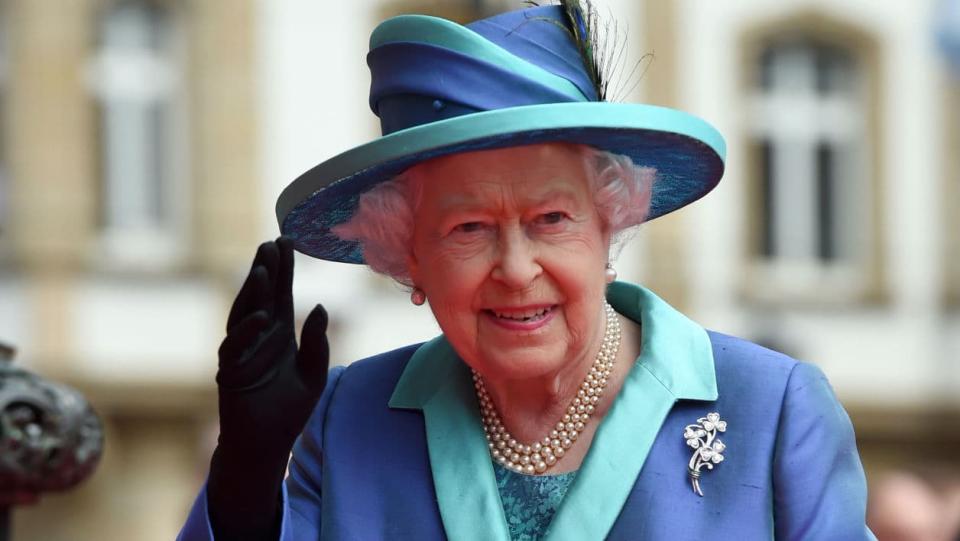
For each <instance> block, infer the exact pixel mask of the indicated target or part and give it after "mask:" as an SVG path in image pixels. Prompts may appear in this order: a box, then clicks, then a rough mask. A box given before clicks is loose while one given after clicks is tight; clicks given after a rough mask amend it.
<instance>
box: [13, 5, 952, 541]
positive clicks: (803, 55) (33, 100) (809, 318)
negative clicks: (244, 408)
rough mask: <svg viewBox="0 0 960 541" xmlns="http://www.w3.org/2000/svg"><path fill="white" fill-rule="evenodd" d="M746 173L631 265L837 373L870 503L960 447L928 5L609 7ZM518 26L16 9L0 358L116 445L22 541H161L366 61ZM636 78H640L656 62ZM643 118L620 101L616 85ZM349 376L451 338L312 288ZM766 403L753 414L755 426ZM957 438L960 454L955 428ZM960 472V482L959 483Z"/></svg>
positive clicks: (947, 163)
mask: <svg viewBox="0 0 960 541" xmlns="http://www.w3.org/2000/svg"><path fill="white" fill-rule="evenodd" d="M597 3H598V5H599V6H601V9H602V10H607V9H609V11H610V13H611V14H613V15H615V16H616V17H617V18H618V19H620V20H621V21H622V25H623V26H624V27H625V28H626V29H627V32H628V34H627V47H628V51H629V55H631V56H632V58H631V59H630V60H629V62H628V64H627V66H631V65H632V62H636V61H639V60H640V57H641V56H642V55H643V54H644V53H648V52H649V53H653V54H654V60H653V61H652V63H649V64H647V63H644V64H642V70H641V71H642V72H643V77H642V79H640V81H639V85H638V86H637V87H636V89H635V90H634V91H633V92H632V93H631V94H630V96H629V98H628V99H629V100H631V101H645V102H649V103H654V104H658V105H666V106H671V107H678V108H680V109H684V110H687V111H690V112H692V113H695V114H698V115H701V116H703V117H705V118H706V119H708V120H709V121H710V122H711V123H713V124H714V125H716V126H717V127H718V128H719V129H720V131H721V132H722V133H723V134H724V135H725V137H726V138H727V144H728V149H729V151H728V162H727V163H728V168H727V172H726V174H725V178H724V180H723V182H722V183H721V184H720V186H719V187H718V188H717V190H715V191H714V192H713V193H712V194H710V195H709V196H707V197H706V198H705V199H704V200H703V201H701V202H699V203H698V204H696V205H693V206H691V207H689V208H688V209H685V210H683V211H680V212H677V213H675V214H673V215H670V216H667V217H664V218H662V219H659V220H656V221H655V222H652V223H650V224H647V225H646V226H644V227H643V228H641V230H640V232H639V233H638V235H637V237H636V238H635V239H634V240H633V241H632V242H631V244H630V245H628V247H627V248H626V249H625V250H624V251H623V253H622V254H621V255H620V258H619V260H618V262H617V268H618V270H619V271H620V275H621V276H622V277H623V278H625V279H629V280H635V281H638V282H641V283H644V284H645V285H647V286H648V287H650V288H651V289H653V290H654V291H656V292H658V293H659V294H661V296H663V297H664V298H666V299H667V300H668V301H670V302H672V303H673V304H675V305H676V306H678V307H679V308H681V309H682V310H684V311H685V312H686V313H688V314H689V315H690V316H691V317H692V318H693V319H695V320H697V321H699V322H700V323H702V324H704V325H705V326H707V327H709V328H712V329H716V330H719V331H721V332H727V333H730V334H737V335H741V336H744V337H746V338H749V339H753V340H756V341H760V342H762V343H764V344H768V345H770V346H772V347H775V348H778V349H781V350H784V351H786V352H787V353H789V354H791V355H794V356H797V357H799V358H802V359H805V360H809V361H812V362H815V363H817V364H818V365H820V366H821V367H822V368H823V369H824V371H825V372H826V373H827V374H828V376H829V377H830V378H831V381H832V383H833V385H834V387H835V388H836V390H837V393H838V394H839V396H840V397H841V399H842V400H843V402H844V403H845V405H846V406H847V408H848V410H849V411H850V412H851V414H852V416H853V418H854V421H855V423H856V424H857V433H858V438H859V440H860V445H861V451H862V453H863V456H864V460H865V462H866V465H867V467H868V471H869V472H870V473H871V475H872V474H873V473H874V472H879V471H881V470H883V469H884V468H887V467H909V466H911V465H913V464H917V463H927V464H931V463H934V464H935V463H943V464H947V460H948V459H949V458H950V456H949V454H948V453H949V448H950V447H951V446H952V445H955V444H957V443H960V441H958V440H960V433H958V432H960V431H958V430H957V429H956V428H955V427H956V426H958V424H960V423H958V421H960V417H958V415H960V398H957V397H958V396H960V362H958V361H960V158H957V154H956V152H955V149H957V148H958V145H960V127H958V126H960V123H958V120H960V83H958V81H957V80H955V79H953V78H951V77H950V75H949V72H948V70H947V67H946V64H945V63H944V62H943V61H942V59H941V58H940V57H939V56H938V53H937V50H936V46H935V39H934V36H933V26H934V21H935V20H936V17H937V12H936V10H937V9H938V6H939V4H940V2H937V1H934V0H923V1H920V2H911V3H904V2H899V3H895V2H887V3H868V2H862V1H859V0H843V1H833V2H826V1H822V0H776V1H775V0H736V1H729V2H722V3H717V2H709V1H707V0H678V1H674V2H659V1H655V0H644V1H634V0H608V1H604V2H601V1H600V0H597ZM509 7H519V3H516V4H513V3H509V2H507V1H500V0H497V1H493V0H488V1H482V0H472V1H455V0H433V1H431V0H421V1H417V0H355V1H354V2H349V3H340V4H338V5H336V7H333V6H332V5H330V4H329V3H326V2H315V1H311V0H279V1H272V0H271V1H267V0H262V1H254V0H240V1H235V0H203V1H200V0H76V1H74V0H71V1H55V2H36V1H31V0H3V1H0V122H2V130H0V134H2V136H0V340H3V341H6V342H9V343H12V344H14V345H15V346H17V347H18V348H19V350H20V353H19V355H18V362H19V363H21V364H23V365H25V366H27V367H29V368H30V369H32V370H35V371H38V372H41V373H42V374H44V375H46V376H47V377H51V378H55V379H59V380H63V381H66V382H68V383H71V384H73V385H75V386H77V387H79V388H80V389H82V390H83V391H84V392H85V393H86V394H87V395H88V397H89V398H90V399H91V401H92V402H93V403H94V404H95V405H96V407H97V408H98V409H99V411H100V412H101V414H102V415H103V416H104V418H105V420H106V424H107V438H108V439H107V448H106V452H105V456H104V461H103V464H102V465H101V469H100V471H99V472H98V473H97V474H96V475H95V476H94V478H93V479H92V480H91V481H90V482H89V483H88V484H87V485H85V486H83V487H81V488H80V489H79V490H77V491H76V492H73V493H70V494H65V495H58V496H49V497H46V498H44V500H43V501H42V502H41V503H40V504H39V505H38V506H36V507H34V508H30V509H24V510H21V511H19V512H18V514H17V515H15V518H14V521H15V534H16V535H19V536H20V538H23V539H46V540H57V539H131V538H136V539H169V538H171V537H172V536H174V535H175V532H176V531H177V529H178V527H179V524H180V522H181V521H182V520H183V518H184V517H185V513H186V510H187V509H188V507H189V505H190V503H191V500H192V498H193V497H194V495H195V493H196V490H197V489H198V488H199V484H200V483H201V482H202V480H203V476H204V474H205V468H206V461H207V460H208V456H209V452H210V450H211V445H212V439H213V437H214V436H215V421H216V417H215V415H216V409H215V389H214V387H213V375H214V372H215V370H216V349H217V344H218V342H219V340H220V339H221V337H222V332H223V330H222V327H223V323H224V321H225V319H226V318H225V315H226V312H227V310H228V308H229V304H230V302H231V300H232V298H233V295H234V292H235V290H236V288H237V287H238V286H239V283H240V281H241V280H242V278H243V276H244V274H245V272H246V268H247V266H248V265H249V261H250V259H251V258H252V256H253V252H254V250H255V247H256V245H257V244H258V242H260V240H261V239H265V238H270V237H272V236H274V235H275V234H276V230H277V228H276V222H275V219H274V218H273V211H272V209H273V203H274V201H275V199H276V196H277V194H278V193H279V191H280V190H281V189H282V188H283V187H284V186H285V185H286V183H288V182H289V181H290V180H291V179H293V178H294V177H295V176H296V175H298V174H299V173H301V172H303V171H304V170H306V169H308V168H309V167H311V166H312V165H314V164H315V163H317V162H319V161H320V160H322V159H325V158H327V157H329V156H332V155H333V154H335V153H337V152H340V151H342V150H346V149H347V148H350V147H352V146H354V145H356V144H360V143H362V142H364V141H367V140H369V139H371V138H373V137H375V136H376V135H377V133H378V124H377V122H376V119H375V118H374V117H373V115H372V114H371V113H370V112H369V109H368V107H367V86H368V84H369V75H368V72H367V68H366V65H365V63H364V61H363V60H364V55H365V53H366V41H367V37H368V36H369V33H370V31H371V30H372V28H373V27H374V25H375V24H376V23H377V22H378V21H379V20H382V19H383V18H385V17H387V16H390V15H393V14H397V13H403V12H420V13H430V14H436V15H441V16H446V17H449V18H453V19H458V20H470V19H473V18H475V17H477V16H479V15H481V14H484V13H487V12H491V11H496V10H499V9H504V8H509ZM644 62H646V61H644ZM625 84H626V85H627V86H625V88H627V89H629V87H630V83H629V82H627V83H625ZM297 266H298V267H297V277H296V282H295V295H296V298H297V300H298V311H299V312H300V315H301V316H302V315H305V314H306V313H307V312H309V309H310V308H311V307H312V305H313V303H315V302H323V303H324V304H325V305H326V306H327V307H328V309H329V311H330V313H331V314H332V316H333V320H332V326H331V343H332V348H333V350H332V355H333V360H334V362H338V363H345V362H349V361H351V360H353V359H357V358H360V357H363V356H365V355H369V354H372V353H376V352H378V351H382V350H384V349H388V348H390V347H394V346H399V345H403V344H406V343H410V342H413V341H417V340H421V339H425V338H428V337H430V336H432V335H434V334H435V333H436V332H437V329H436V325H435V323H433V322H432V317H431V316H430V314H429V311H428V310H427V309H426V308H416V307H413V306H411V305H410V304H409V301H408V300H407V296H406V294H405V293H404V292H403V291H402V290H400V289H399V288H398V287H396V286H394V285H391V284H390V283H389V282H387V281H386V280H384V279H382V278H378V277H375V276H373V275H371V274H370V273H369V272H367V271H366V270H365V269H362V268H357V267H351V266H347V265H339V264H332V263H325V262H319V261H311V260H308V259H305V258H298V260H297ZM744 399H745V400H746V399H749V397H744ZM951 427H953V428H951ZM953 468H956V467H955V466H953Z"/></svg>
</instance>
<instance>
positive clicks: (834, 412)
mask: <svg viewBox="0 0 960 541" xmlns="http://www.w3.org/2000/svg"><path fill="white" fill-rule="evenodd" d="M773 483H774V523H775V529H776V539H778V540H782V541H801V540H804V541H806V540H810V541H813V540H816V541H831V540H838V541H839V540H842V541H857V540H870V541H875V540H876V538H875V537H874V536H873V534H872V533H871V532H870V530H869V529H868V528H867V526H866V518H865V517H866V503H867V483H866V478H865V476H864V473H863V466H862V465H861V464H860V456H859V455H858V453H857V446H856V441H855V439H854V434H853V426H852V424H851V423H850V418H849V417H848V416H847V412H846V411H844V409H843V406H841V405H840V402H839V401H837V398H836V396H835V395H834V393H833V390H832V389H831V387H830V383H829V382H828V381H827V378H826V376H825V375H824V374H823V372H821V371H820V369H819V368H817V367H816V366H814V365H811V364H808V363H798V364H797V365H796V366H795V367H794V368H793V370H792V371H791V374H790V378H789V380H788V381H787V387H786V391H785V394H784V397H783V406H782V409H781V412H780V425H779V429H778V433H777V445H776V452H775V456H774V479H773Z"/></svg>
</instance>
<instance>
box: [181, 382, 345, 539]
mask: <svg viewBox="0 0 960 541" xmlns="http://www.w3.org/2000/svg"><path fill="white" fill-rule="evenodd" d="M344 370H345V367H342V366H338V367H334V368H333V369H332V370H330V374H329V376H328V377H327V386H326V388H325V389H324V390H323V394H322V395H321V396H320V400H319V401H318V402H317V406H316V408H314V410H313V414H312V415H311V416H310V420H309V421H307V426H306V427H305V428H304V429H303V433H301V434H300V437H298V438H297V441H296V443H295V444H294V446H293V456H292V457H291V459H290V465H289V467H288V471H289V474H288V475H287V479H286V481H285V482H284V484H283V488H282V492H281V500H282V506H283V507H282V508H283V511H282V518H281V521H282V522H281V526H280V541H294V540H301V539H320V513H321V510H320V503H321V498H320V495H321V492H320V486H321V471H322V469H323V455H322V450H323V435H324V434H323V427H324V422H325V420H326V416H327V408H328V407H329V405H330V400H331V397H332V396H333V394H334V392H335V391H336V388H337V383H339V381H340V376H341V375H342V374H343V372H344ZM177 540H178V541H213V540H214V536H213V530H212V529H211V527H210V516H209V514H208V513H207V485H206V483H204V485H203V487H202V488H201V489H200V494H199V495H198V496H197V499H196V500H194V503H193V507H192V508H191V509H190V514H189V515H187V521H186V523H184V525H183V528H182V529H181V530H180V534H179V535H178V536H177Z"/></svg>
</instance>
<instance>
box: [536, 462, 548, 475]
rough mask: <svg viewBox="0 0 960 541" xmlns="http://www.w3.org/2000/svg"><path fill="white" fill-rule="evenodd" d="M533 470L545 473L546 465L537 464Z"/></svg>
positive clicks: (544, 463)
mask: <svg viewBox="0 0 960 541" xmlns="http://www.w3.org/2000/svg"><path fill="white" fill-rule="evenodd" d="M534 469H535V470H537V473H543V472H545V471H547V463H546V462H543V461H540V462H537V465H536V466H534Z"/></svg>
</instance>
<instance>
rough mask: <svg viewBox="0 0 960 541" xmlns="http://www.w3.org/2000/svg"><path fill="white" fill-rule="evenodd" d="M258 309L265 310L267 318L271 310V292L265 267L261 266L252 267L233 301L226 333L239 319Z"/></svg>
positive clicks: (237, 323)
mask: <svg viewBox="0 0 960 541" xmlns="http://www.w3.org/2000/svg"><path fill="white" fill-rule="evenodd" d="M258 310H263V311H265V312H266V314H267V316H268V318H269V317H270V316H271V315H272V312H273V292H272V291H271V287H270V279H269V278H268V276H267V269H266V268H265V267H263V266H257V267H254V269H253V270H252V271H251V272H250V276H248V277H247V281H246V282H244V284H243V288H242V289H241V290H240V293H239V294H237V298H236V300H234V301H233V307H232V308H231V309H230V317H228V318H227V334H228V335H229V334H232V333H233V329H234V328H235V327H236V326H237V325H239V323H240V322H241V321H243V320H244V319H245V318H246V317H247V316H249V315H250V314H252V313H254V312H256V311H258Z"/></svg>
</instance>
